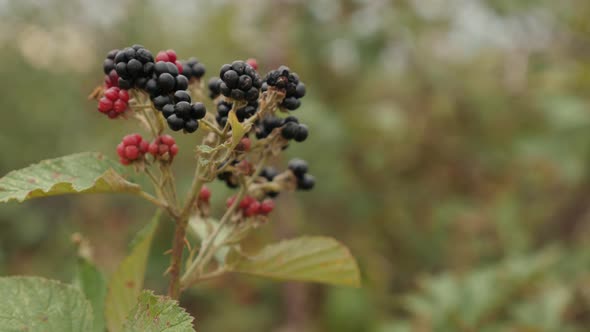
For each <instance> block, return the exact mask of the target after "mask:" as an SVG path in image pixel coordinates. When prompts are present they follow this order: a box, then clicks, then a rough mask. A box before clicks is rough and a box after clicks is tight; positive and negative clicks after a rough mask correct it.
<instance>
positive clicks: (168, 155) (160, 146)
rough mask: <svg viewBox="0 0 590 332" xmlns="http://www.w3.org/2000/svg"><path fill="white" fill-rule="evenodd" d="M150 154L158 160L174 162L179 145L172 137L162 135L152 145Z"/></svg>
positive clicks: (149, 147) (149, 150)
mask: <svg viewBox="0 0 590 332" xmlns="http://www.w3.org/2000/svg"><path fill="white" fill-rule="evenodd" d="M148 152H149V153H150V154H151V155H152V156H154V158H156V159H159V160H164V161H172V159H173V158H174V156H176V155H177V154H178V145H176V142H175V141H174V138H173V137H172V136H170V135H162V136H159V137H157V138H156V139H155V140H154V141H153V142H152V143H150V145H149V146H148Z"/></svg>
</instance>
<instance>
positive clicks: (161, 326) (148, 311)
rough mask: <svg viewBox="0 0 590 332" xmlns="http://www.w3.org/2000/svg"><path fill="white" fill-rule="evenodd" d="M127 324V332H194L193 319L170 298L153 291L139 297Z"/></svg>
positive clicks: (145, 292) (125, 329)
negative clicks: (155, 293) (157, 294)
mask: <svg viewBox="0 0 590 332" xmlns="http://www.w3.org/2000/svg"><path fill="white" fill-rule="evenodd" d="M128 317H129V318H128V319H127V321H126V322H125V328H124V331H125V332H194V331H195V329H194V328H193V317H191V316H190V315H189V314H188V313H187V312H186V311H184V309H182V308H181V307H179V306H178V302H176V301H173V300H171V299H170V298H168V297H164V296H156V295H154V293H153V292H151V291H143V292H142V293H141V295H139V298H138V302H137V305H136V306H135V307H134V308H133V310H131V312H130V314H129V315H128Z"/></svg>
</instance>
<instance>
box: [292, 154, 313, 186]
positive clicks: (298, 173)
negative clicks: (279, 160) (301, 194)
mask: <svg viewBox="0 0 590 332" xmlns="http://www.w3.org/2000/svg"><path fill="white" fill-rule="evenodd" d="M288 167H289V170H291V172H293V174H294V175H295V178H296V179H297V189H299V190H311V189H313V186H314V185H315V177H314V176H313V175H311V174H309V173H307V171H308V166H307V162H306V161H305V160H302V159H292V160H291V161H289V166H288Z"/></svg>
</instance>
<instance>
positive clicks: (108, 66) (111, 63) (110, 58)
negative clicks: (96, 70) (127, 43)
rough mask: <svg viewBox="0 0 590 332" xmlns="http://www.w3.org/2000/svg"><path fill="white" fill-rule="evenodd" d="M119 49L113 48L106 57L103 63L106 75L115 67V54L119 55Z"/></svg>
mask: <svg viewBox="0 0 590 332" xmlns="http://www.w3.org/2000/svg"><path fill="white" fill-rule="evenodd" d="M117 52H119V50H112V51H110V52H109V53H107V58H106V59H104V62H103V63H102V70H103V71H104V73H105V75H109V74H110V73H111V72H112V71H113V70H114V69H115V56H116V55H117Z"/></svg>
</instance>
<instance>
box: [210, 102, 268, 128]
mask: <svg viewBox="0 0 590 332" xmlns="http://www.w3.org/2000/svg"><path fill="white" fill-rule="evenodd" d="M232 106H233V103H231V102H228V101H225V100H220V101H219V102H218V103H217V115H216V116H215V120H217V123H218V124H219V125H220V126H221V127H225V124H226V123H227V117H228V116H229V111H230V110H231V109H232ZM256 111H258V101H257V100H255V101H252V102H248V104H246V106H243V107H240V108H238V109H237V110H236V117H237V118H238V121H240V122H243V121H244V120H246V119H247V118H249V117H251V116H253V115H254V114H256Z"/></svg>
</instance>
